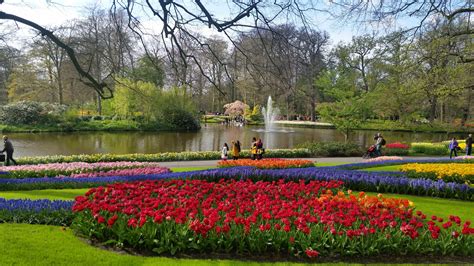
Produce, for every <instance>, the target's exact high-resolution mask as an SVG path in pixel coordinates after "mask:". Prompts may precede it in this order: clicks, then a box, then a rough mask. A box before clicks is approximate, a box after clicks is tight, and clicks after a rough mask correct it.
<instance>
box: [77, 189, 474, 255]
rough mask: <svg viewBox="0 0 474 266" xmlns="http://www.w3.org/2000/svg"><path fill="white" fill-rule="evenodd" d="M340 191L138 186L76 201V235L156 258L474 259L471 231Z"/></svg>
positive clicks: (399, 203)
mask: <svg viewBox="0 0 474 266" xmlns="http://www.w3.org/2000/svg"><path fill="white" fill-rule="evenodd" d="M340 185H341V182H338V181H328V182H319V181H311V182H309V183H305V182H283V181H279V182H264V181H260V182H256V183H254V182H251V181H249V180H246V181H244V180H240V181H235V180H226V181H224V180H221V181H219V182H206V181H203V180H173V181H144V182H135V183H121V184H114V185H109V186H107V187H106V188H104V187H99V188H94V189H91V190H90V191H88V192H87V193H86V195H85V196H80V197H77V198H76V202H75V204H74V207H73V211H74V212H76V214H77V216H76V218H75V220H74V222H73V225H72V226H73V228H74V229H75V230H76V231H77V232H78V233H79V234H82V235H84V236H87V237H90V238H94V239H97V240H99V241H101V242H104V243H107V244H109V245H115V246H119V247H130V248H134V249H136V250H140V251H144V250H146V251H150V252H154V253H158V254H171V255H174V254H183V253H188V254H194V253H202V254H208V253H221V254H239V255H243V256H245V255H252V254H259V255H267V256H275V255H277V256H296V257H309V258H315V257H318V256H321V257H333V256H371V255H377V254H390V255H406V254H410V255H422V254H427V255H432V254H444V255H474V237H473V235H474V229H473V228H471V227H470V222H465V223H462V221H461V220H460V219H459V218H458V217H454V216H452V217H450V220H449V221H447V222H445V223H442V222H441V220H438V218H437V217H432V219H431V220H430V219H427V217H426V216H425V215H423V214H422V213H421V212H418V213H417V214H416V215H414V214H413V213H412V211H413V209H411V208H410V206H409V202H408V201H407V200H402V199H385V198H383V197H375V196H366V195H364V194H363V193H361V194H359V195H346V194H345V193H343V192H340V191H339V192H337V188H338V187H340Z"/></svg>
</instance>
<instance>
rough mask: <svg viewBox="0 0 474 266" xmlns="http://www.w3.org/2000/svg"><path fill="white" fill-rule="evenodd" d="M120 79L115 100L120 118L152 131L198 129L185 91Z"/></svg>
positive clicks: (195, 114)
mask: <svg viewBox="0 0 474 266" xmlns="http://www.w3.org/2000/svg"><path fill="white" fill-rule="evenodd" d="M118 80H119V83H118V85H117V86H116V89H115V90H116V91H115V96H114V98H113V99H112V101H113V104H112V106H113V108H114V113H115V115H117V116H118V117H120V118H122V119H135V120H138V121H140V122H141V123H142V124H143V126H144V128H150V129H151V128H164V129H189V130H190V129H199V127H200V125H199V120H198V118H197V112H196V109H195V107H194V103H193V102H192V99H191V97H190V96H189V95H187V94H186V90H185V88H172V89H170V90H161V89H158V88H157V87H156V86H155V85H154V84H152V83H150V82H143V81H132V80H129V79H125V78H120V79H118Z"/></svg>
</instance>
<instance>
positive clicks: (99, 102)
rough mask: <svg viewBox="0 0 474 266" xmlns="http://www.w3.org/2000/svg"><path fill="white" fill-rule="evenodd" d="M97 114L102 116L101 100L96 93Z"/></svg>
mask: <svg viewBox="0 0 474 266" xmlns="http://www.w3.org/2000/svg"><path fill="white" fill-rule="evenodd" d="M97 113H99V115H102V98H101V97H100V95H99V93H97Z"/></svg>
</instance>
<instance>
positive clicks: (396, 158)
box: [367, 156, 403, 163]
mask: <svg viewBox="0 0 474 266" xmlns="http://www.w3.org/2000/svg"><path fill="white" fill-rule="evenodd" d="M401 160H403V158H402V157H400V156H380V157H377V158H372V159H368V160H367V162H369V163H371V162H385V161H390V162H393V161H401Z"/></svg>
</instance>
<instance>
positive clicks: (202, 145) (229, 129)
mask: <svg viewBox="0 0 474 266" xmlns="http://www.w3.org/2000/svg"><path fill="white" fill-rule="evenodd" d="M261 129H263V127H262V126H246V127H233V126H224V125H214V124H208V125H207V126H203V128H202V129H201V130H199V131H193V132H68V133H11V134H9V136H10V139H11V140H12V142H13V144H14V146H15V157H21V156H40V155H55V154H62V155H70V154H93V153H116V154H125V153H157V152H177V151H210V150H220V147H221V146H222V145H223V144H224V142H227V143H228V144H230V142H231V141H232V140H236V139H238V140H240V141H241V142H242V144H243V146H242V147H243V148H244V149H247V148H249V146H250V143H251V139H252V137H257V138H262V140H263V142H264V145H265V148H267V149H273V148H294V147H295V146H296V145H298V144H300V143H303V142H306V141H344V136H343V135H342V134H341V133H339V132H337V131H336V130H334V129H313V128H298V127H285V128H284V129H285V131H291V132H271V133H268V132H267V133H265V132H261V131H263V130H261ZM375 133H377V132H376V131H365V130H360V131H355V132H353V133H352V135H351V136H350V141H353V142H356V143H358V144H360V145H361V146H363V147H367V146H368V145H370V144H371V143H372V142H373V140H372V139H373V136H374V134H375ZM382 134H383V136H384V137H385V139H386V140H387V143H391V142H395V141H402V142H415V141H430V142H431V141H442V140H446V139H448V138H447V135H446V134H441V133H410V132H388V131H387V132H382ZM459 137H461V136H459Z"/></svg>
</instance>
